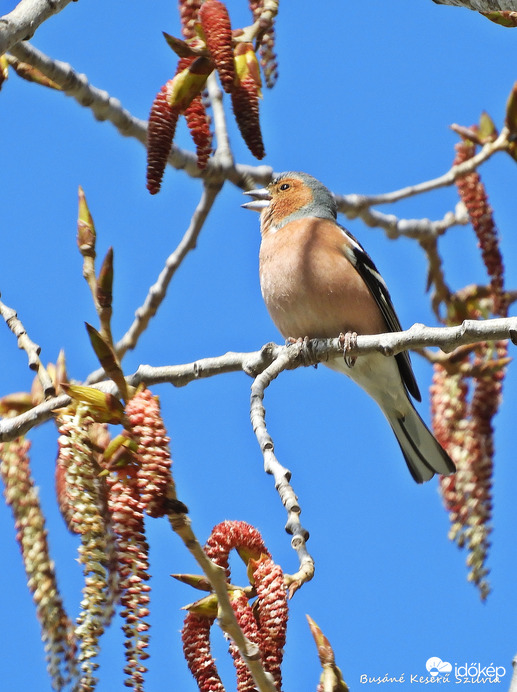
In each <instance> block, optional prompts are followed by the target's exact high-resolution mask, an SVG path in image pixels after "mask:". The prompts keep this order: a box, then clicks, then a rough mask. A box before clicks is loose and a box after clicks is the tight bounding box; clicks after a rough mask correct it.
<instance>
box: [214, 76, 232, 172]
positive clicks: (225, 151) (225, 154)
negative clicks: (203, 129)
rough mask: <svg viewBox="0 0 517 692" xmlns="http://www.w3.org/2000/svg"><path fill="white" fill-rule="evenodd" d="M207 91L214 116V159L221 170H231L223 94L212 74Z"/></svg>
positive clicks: (230, 151)
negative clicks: (215, 143)
mask: <svg viewBox="0 0 517 692" xmlns="http://www.w3.org/2000/svg"><path fill="white" fill-rule="evenodd" d="M207 89H208V96H209V98H210V105H211V106H212V113H213V114H214V128H215V139H216V142H217V145H216V150H215V154H214V158H215V159H216V161H217V163H218V164H219V165H220V166H221V167H222V168H223V169H226V170H227V169H231V168H233V167H234V166H235V161H234V159H233V155H232V150H231V147H230V138H229V137H228V128H227V126H226V115H225V112H224V107H223V92H222V90H221V89H220V88H219V84H218V83H217V79H216V78H215V74H214V73H213V72H212V74H211V75H210V76H209V77H208V80H207Z"/></svg>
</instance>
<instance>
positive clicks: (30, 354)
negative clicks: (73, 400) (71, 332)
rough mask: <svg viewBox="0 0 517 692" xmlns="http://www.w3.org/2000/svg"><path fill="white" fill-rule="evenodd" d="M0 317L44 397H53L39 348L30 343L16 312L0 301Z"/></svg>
mask: <svg viewBox="0 0 517 692" xmlns="http://www.w3.org/2000/svg"><path fill="white" fill-rule="evenodd" d="M0 315H2V317H3V318H4V320H5V322H6V324H7V326H8V327H9V329H10V330H11V331H12V333H13V334H14V335H15V337H16V338H17V339H18V348H21V349H23V350H24V351H25V353H26V354H27V358H28V360H29V368H30V369H31V370H34V371H35V372H36V373H37V375H38V378H39V381H40V383H41V386H42V388H43V394H44V396H45V397H47V396H55V394H56V391H55V389H54V384H53V382H52V380H51V378H50V376H49V374H48V372H47V370H46V368H45V366H44V365H43V363H42V362H41V360H40V357H39V354H40V351H41V348H40V346H38V344H35V343H34V341H32V340H31V339H30V338H29V335H28V334H27V332H26V330H25V327H24V326H23V324H22V323H21V321H20V320H19V319H18V315H17V314H16V311H15V310H13V309H12V308H10V307H8V306H7V305H5V303H2V301H1V300H0Z"/></svg>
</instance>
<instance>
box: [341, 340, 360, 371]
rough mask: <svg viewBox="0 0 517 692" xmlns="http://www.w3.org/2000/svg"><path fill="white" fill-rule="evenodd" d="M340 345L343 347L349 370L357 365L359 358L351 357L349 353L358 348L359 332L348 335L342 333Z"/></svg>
mask: <svg viewBox="0 0 517 692" xmlns="http://www.w3.org/2000/svg"><path fill="white" fill-rule="evenodd" d="M338 338H339V343H340V344H341V346H343V358H344V360H345V363H346V364H347V366H348V367H349V368H352V367H353V366H354V365H355V361H356V360H357V358H356V357H355V356H349V355H348V352H349V351H350V349H351V348H355V347H356V346H357V332H347V333H346V334H343V333H341V334H340V335H339V337H338Z"/></svg>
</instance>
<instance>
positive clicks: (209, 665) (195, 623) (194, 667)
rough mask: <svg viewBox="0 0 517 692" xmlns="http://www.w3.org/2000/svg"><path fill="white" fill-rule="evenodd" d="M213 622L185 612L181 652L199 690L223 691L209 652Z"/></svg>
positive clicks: (207, 691)
mask: <svg viewBox="0 0 517 692" xmlns="http://www.w3.org/2000/svg"><path fill="white" fill-rule="evenodd" d="M213 622H214V619H213V618H204V617H200V616H198V615H194V614H193V613H187V616H186V618H185V622H184V624H183V629H182V631H181V640H182V642H183V654H184V656H185V660H186V661H187V665H188V667H189V670H190V672H191V673H192V675H193V676H194V678H195V679H196V681H197V684H198V687H199V690H200V692H224V687H223V684H222V682H221V679H220V677H219V674H218V672H217V668H216V665H215V661H214V659H213V657H212V654H211V653H210V628H211V626H212V623H213Z"/></svg>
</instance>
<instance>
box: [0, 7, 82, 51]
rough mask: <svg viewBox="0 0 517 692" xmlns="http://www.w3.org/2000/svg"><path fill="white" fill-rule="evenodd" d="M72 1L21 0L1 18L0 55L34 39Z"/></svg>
mask: <svg viewBox="0 0 517 692" xmlns="http://www.w3.org/2000/svg"><path fill="white" fill-rule="evenodd" d="M70 1H71V0H21V2H19V3H18V4H17V5H16V7H15V8H14V10H12V11H11V12H9V13H8V14H5V15H4V16H3V17H0V55H2V54H3V53H7V51H8V50H11V48H12V47H13V46H14V45H15V44H16V43H18V42H19V41H24V40H27V39H29V38H32V36H33V35H34V32H35V31H36V29H37V28H38V27H39V26H40V25H41V24H43V22H44V21H45V20H46V19H48V18H49V17H52V15H54V14H57V13H58V12H61V10H63V9H64V8H65V7H66V6H67V5H68V3H69V2H70Z"/></svg>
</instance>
